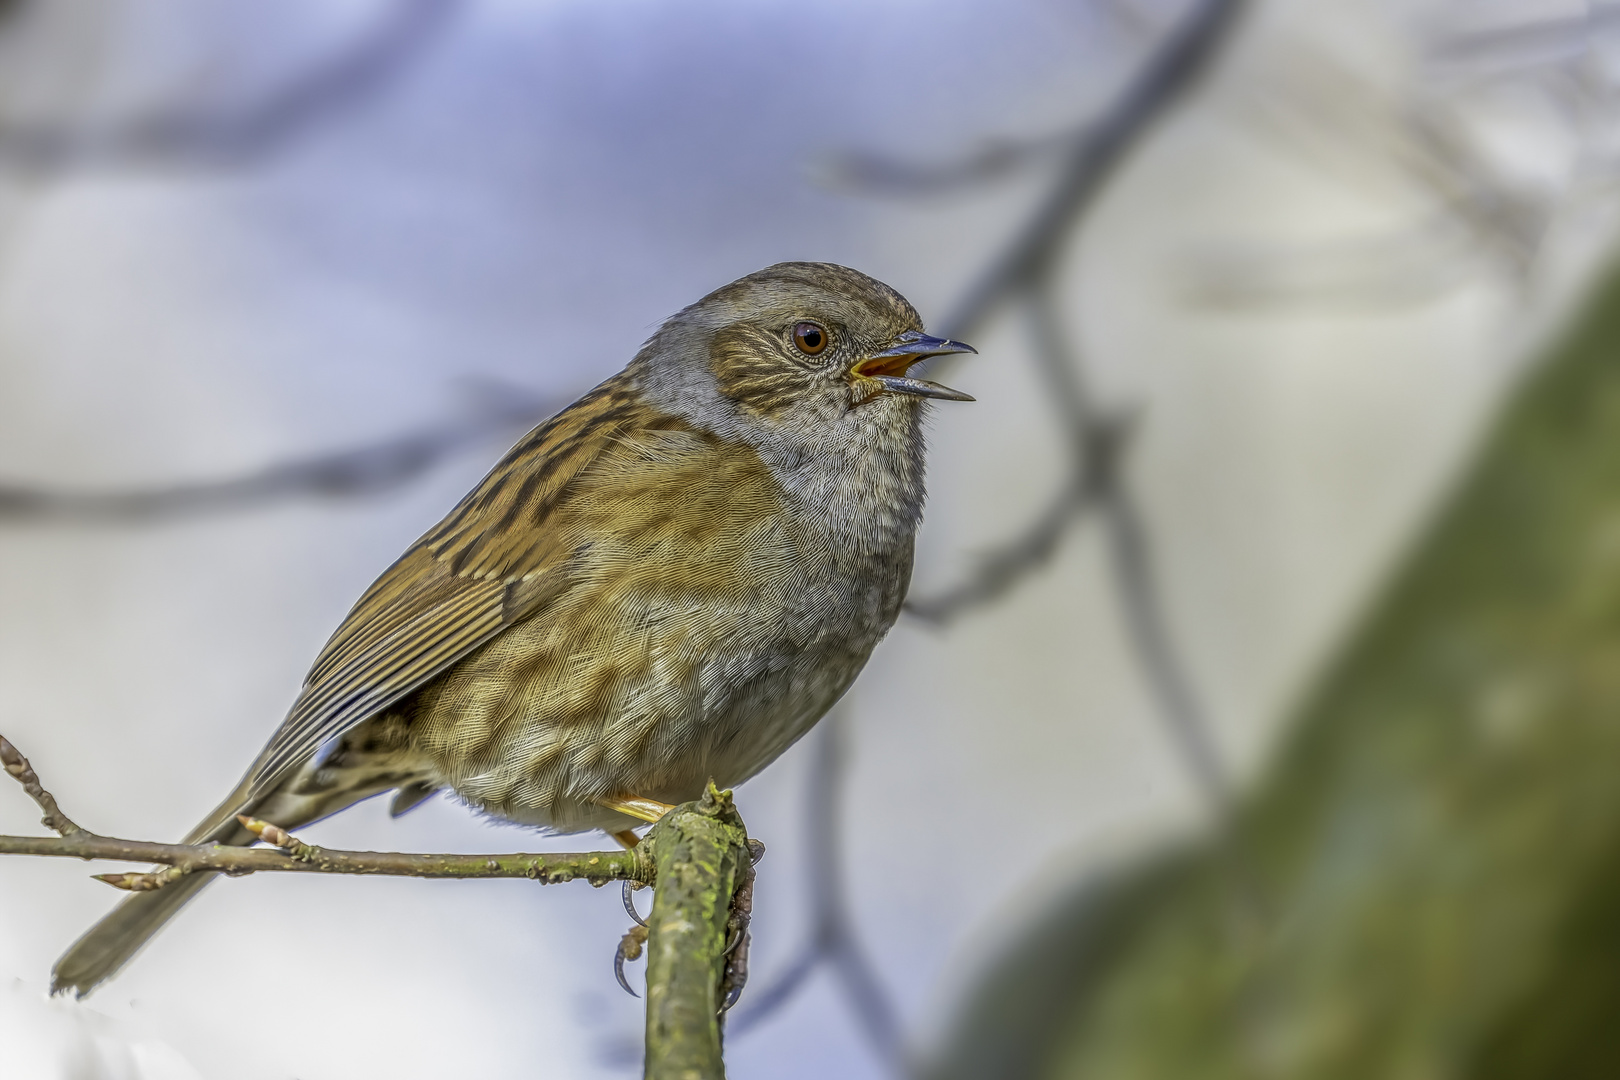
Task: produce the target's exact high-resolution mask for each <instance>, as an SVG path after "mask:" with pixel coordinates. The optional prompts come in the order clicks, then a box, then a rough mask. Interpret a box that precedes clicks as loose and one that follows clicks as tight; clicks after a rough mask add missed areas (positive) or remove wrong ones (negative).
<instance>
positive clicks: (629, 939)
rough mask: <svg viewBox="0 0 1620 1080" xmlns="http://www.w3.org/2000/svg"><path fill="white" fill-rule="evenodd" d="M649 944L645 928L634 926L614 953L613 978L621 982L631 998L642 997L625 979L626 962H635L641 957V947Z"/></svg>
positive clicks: (621, 940) (621, 939)
mask: <svg viewBox="0 0 1620 1080" xmlns="http://www.w3.org/2000/svg"><path fill="white" fill-rule="evenodd" d="M646 943H647V931H646V928H645V927H641V926H632V927H631V928H630V931H629V933H627V934H625V935H624V937H622V938H620V939H619V947H618V949H617V950H615V951H614V953H613V977H614V978H615V979H618V980H619V985H620V986H622V987H624V992H625V993H627V994H629V995H630V996H631V997H640V996H641V995H640V994H638V993H636V992H635V990H634V989H632V988H631V986H630V981H629V980H628V979H626V978H625V977H624V962H625V961H626V960H635V959H638V958H640V956H641V947H642V946H643V945H645V944H646Z"/></svg>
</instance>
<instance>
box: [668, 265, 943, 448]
mask: <svg viewBox="0 0 1620 1080" xmlns="http://www.w3.org/2000/svg"><path fill="white" fill-rule="evenodd" d="M973 351H974V350H973V349H972V348H971V347H970V346H967V345H964V344H962V343H961V342H957V341H947V340H945V339H943V338H938V337H932V336H930V335H929V334H927V333H925V332H924V330H923V327H922V320H921V319H920V318H919V317H918V315H917V311H916V309H915V308H913V307H912V306H911V304H909V303H908V302H907V301H906V299H905V297H903V296H901V295H900V294H899V293H897V292H895V291H894V290H893V289H891V288H889V287H888V286H887V285H885V284H883V283H882V282H881V281H878V280H876V279H874V278H870V277H868V276H866V275H865V274H862V273H860V272H858V271H855V270H851V269H849V268H848V267H843V266H835V265H833V264H831V263H807V262H796V263H778V264H777V265H775V266H770V267H767V268H765V269H764V270H760V271H757V272H755V273H752V274H749V275H748V276H747V277H743V278H739V279H737V280H736V281H733V282H732V283H731V284H729V285H726V286H724V287H722V288H720V289H716V290H715V291H714V292H712V293H710V294H709V295H708V296H705V297H704V298H703V299H702V300H699V301H698V302H697V303H696V304H693V305H692V306H691V307H689V308H687V309H685V310H684V311H682V312H680V313H679V314H677V315H675V316H673V317H672V318H671V319H670V320H669V321H668V322H667V323H665V324H664V327H663V328H662V329H661V330H660V331H659V332H658V334H657V335H655V336H654V337H653V339H652V340H651V341H649V342H648V344H647V347H646V348H645V349H643V350H642V353H641V355H640V356H639V357H638V358H637V361H638V364H639V365H641V366H642V370H643V381H644V382H645V383H648V384H650V385H651V386H652V387H655V388H657V389H658V391H659V393H658V395H657V396H659V397H663V398H665V399H666V400H668V401H669V402H671V403H672V404H673V405H675V407H676V408H677V409H678V411H680V412H682V413H683V414H684V415H687V416H689V417H691V418H693V419H696V420H699V421H700V422H704V423H705V424H706V426H709V427H711V428H713V429H715V430H718V431H722V432H727V433H733V432H734V433H736V434H740V435H743V436H744V437H748V438H749V441H750V442H755V441H757V440H759V439H764V440H768V441H771V442H776V443H783V444H787V445H788V446H793V447H795V448H799V449H803V450H813V449H814V448H816V447H820V446H827V445H842V446H845V447H851V446H853V447H854V448H860V447H861V445H862V444H863V443H868V442H870V441H872V440H877V441H880V442H893V441H894V440H895V439H896V438H903V439H906V440H908V441H909V439H911V438H912V437H914V436H915V435H916V433H917V430H918V420H919V415H920V413H921V405H922V404H923V403H924V402H926V401H927V400H929V399H942V400H947V401H972V400H973V399H972V398H971V397H969V396H968V395H967V394H964V393H962V392H960V391H958V390H952V389H951V388H949V387H947V386H941V385H939V384H938V383H934V382H927V381H925V380H922V379H917V378H913V377H912V376H911V368H912V366H913V365H914V364H916V363H918V362H919V361H922V360H926V359H928V358H929V357H931V356H942V355H945V354H947V353H967V352H973Z"/></svg>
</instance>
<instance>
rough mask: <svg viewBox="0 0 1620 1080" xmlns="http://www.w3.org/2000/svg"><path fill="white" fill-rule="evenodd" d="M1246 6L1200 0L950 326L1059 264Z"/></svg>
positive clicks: (950, 329) (989, 310)
mask: <svg viewBox="0 0 1620 1080" xmlns="http://www.w3.org/2000/svg"><path fill="white" fill-rule="evenodd" d="M1243 6H1244V5H1243V0H1196V2H1195V3H1194V4H1193V5H1192V8H1191V10H1190V11H1189V12H1188V13H1187V14H1186V15H1185V16H1183V17H1182V19H1181V20H1179V21H1178V23H1177V24H1176V26H1175V27H1174V28H1173V29H1172V30H1171V31H1170V33H1169V36H1168V38H1167V39H1166V40H1165V41H1164V42H1162V43H1161V44H1160V45H1159V46H1158V48H1156V49H1155V50H1154V52H1153V54H1152V56H1151V57H1150V58H1149V59H1148V62H1147V63H1146V64H1145V65H1144V66H1143V67H1142V69H1141V70H1140V71H1139V72H1138V73H1137V74H1136V75H1135V77H1133V78H1132V79H1131V81H1130V82H1129V83H1128V84H1127V85H1126V87H1125V90H1124V92H1123V93H1122V94H1121V95H1120V97H1119V99H1118V100H1117V101H1116V102H1115V103H1114V104H1113V105H1111V106H1110V107H1109V109H1108V111H1107V112H1106V113H1105V114H1104V115H1103V116H1102V117H1101V118H1100V119H1098V120H1097V121H1095V122H1093V123H1092V124H1090V125H1088V126H1087V127H1086V128H1085V130H1084V131H1083V132H1082V134H1081V136H1080V137H1079V138H1077V139H1076V140H1075V142H1074V145H1073V147H1072V149H1071V150H1070V152H1069V154H1068V157H1067V159H1066V160H1065V162H1064V164H1063V167H1062V171H1061V172H1060V174H1059V176H1058V178H1057V181H1056V182H1055V183H1054V185H1053V187H1052V190H1051V192H1050V193H1049V194H1048V195H1047V198H1046V199H1045V201H1044V202H1043V203H1042V204H1041V205H1040V206H1039V207H1038V208H1037V209H1036V211H1035V213H1034V214H1033V215H1031V217H1030V218H1029V220H1028V221H1027V222H1026V223H1025V225H1024V227H1023V228H1022V229H1021V230H1020V231H1019V233H1018V234H1017V236H1016V237H1015V238H1014V239H1013V241H1012V243H1010V244H1009V245H1008V246H1007V248H1006V250H1004V251H1003V252H1002V254H1001V256H1000V257H999V258H997V259H996V260H995V261H994V262H992V263H991V266H990V268H989V270H987V271H986V272H985V273H984V274H983V275H982V276H981V277H980V279H979V281H978V283H977V284H976V285H974V286H973V287H972V288H970V289H969V290H968V294H967V297H966V299H964V300H963V301H962V302H961V304H960V305H959V306H958V308H957V310H956V312H955V313H954V314H953V315H952V317H950V318H948V319H946V320H945V323H944V328H943V330H942V333H944V334H946V335H947V336H949V337H954V338H967V337H971V336H972V335H973V333H974V332H975V331H976V330H978V329H979V327H981V326H982V325H983V324H984V323H985V321H986V320H988V319H989V318H990V316H991V315H993V314H994V313H995V311H996V309H997V308H999V307H1000V306H1001V305H1002V304H1003V303H1005V302H1007V301H1008V300H1010V299H1012V298H1013V297H1015V296H1016V295H1018V294H1019V293H1020V292H1022V291H1024V290H1027V289H1029V288H1030V287H1031V286H1032V285H1033V284H1034V283H1036V282H1037V281H1038V280H1039V279H1040V278H1041V277H1042V276H1043V275H1047V274H1051V273H1052V272H1053V270H1054V268H1055V264H1056V262H1057V260H1058V257H1059V256H1060V255H1061V254H1062V253H1063V251H1064V250H1066V248H1067V243H1068V240H1069V237H1070V235H1071V234H1072V233H1073V231H1074V230H1075V228H1076V227H1077V226H1078V225H1079V222H1080V220H1081V219H1082V218H1083V217H1084V215H1085V211H1086V210H1087V209H1088V208H1089V206H1090V204H1091V202H1092V200H1093V199H1095V197H1096V195H1097V193H1098V192H1099V191H1101V190H1102V187H1103V184H1104V183H1105V182H1106V181H1107V180H1108V178H1109V177H1110V176H1112V175H1113V172H1114V170H1115V169H1116V168H1117V167H1118V166H1119V164H1120V163H1121V162H1122V161H1124V160H1125V157H1126V155H1127V154H1128V153H1129V152H1130V151H1131V150H1132V149H1134V148H1135V146H1136V144H1137V143H1138V142H1139V141H1140V140H1141V138H1142V137H1143V135H1145V134H1146V133H1147V131H1148V130H1149V129H1150V128H1151V127H1152V125H1153V123H1154V122H1155V121H1157V120H1158V119H1160V118H1161V117H1162V116H1163V115H1164V114H1165V113H1167V112H1168V111H1169V109H1170V107H1171V106H1172V105H1174V104H1175V103H1176V102H1177V101H1179V100H1180V99H1181V97H1182V95H1183V94H1184V93H1185V92H1186V91H1187V90H1188V89H1190V88H1191V87H1192V86H1194V85H1196V83H1197V82H1198V80H1199V79H1200V78H1201V77H1202V75H1203V74H1204V72H1205V70H1206V69H1207V67H1208V66H1209V63H1210V61H1211V59H1212V58H1213V57H1214V56H1215V55H1216V54H1217V53H1218V51H1219V49H1220V46H1221V45H1222V43H1223V42H1224V41H1225V40H1226V37H1227V35H1228V33H1229V32H1230V30H1231V28H1232V26H1233V25H1234V24H1235V23H1236V22H1237V16H1238V14H1239V13H1240V12H1241V11H1242V9H1243Z"/></svg>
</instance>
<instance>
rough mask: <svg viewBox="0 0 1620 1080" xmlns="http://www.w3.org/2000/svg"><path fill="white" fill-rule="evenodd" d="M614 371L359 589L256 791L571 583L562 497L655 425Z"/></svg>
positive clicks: (272, 746) (257, 772)
mask: <svg viewBox="0 0 1620 1080" xmlns="http://www.w3.org/2000/svg"><path fill="white" fill-rule="evenodd" d="M656 423H657V421H656V418H655V417H653V415H652V414H650V413H649V411H648V410H647V408H646V406H645V405H643V404H642V403H641V401H640V399H639V397H638V396H637V395H636V394H635V392H634V390H633V389H632V388H631V387H630V385H629V384H628V381H627V380H626V379H625V378H624V377H623V376H622V375H620V376H615V377H614V378H612V379H609V380H608V381H607V382H605V383H603V384H602V385H601V386H599V387H597V388H596V389H595V390H593V391H592V392H591V393H589V394H587V395H586V396H585V397H583V398H581V399H580V400H579V401H578V402H576V403H575V404H573V405H572V406H570V407H569V408H568V409H566V410H565V411H563V412H562V413H559V414H558V415H557V416H556V417H555V418H553V419H552V420H550V421H548V422H547V423H545V424H543V425H541V426H540V427H538V428H536V429H535V430H534V431H532V432H530V433H529V435H527V436H526V437H525V438H524V439H523V440H522V441H521V442H519V443H518V445H517V446H515V447H514V448H513V449H512V450H511V451H510V452H509V453H508V454H507V455H506V457H504V458H503V459H502V460H501V462H500V463H499V464H498V465H496V466H495V468H494V469H492V470H491V471H490V473H489V475H488V476H486V477H485V478H484V480H483V481H482V482H481V483H480V484H479V485H478V486H477V487H476V488H474V489H473V490H472V492H470V493H469V494H468V495H467V497H466V498H464V499H463V500H462V501H461V503H460V504H459V505H458V506H457V507H456V508H455V509H454V510H452V511H451V512H450V514H449V515H448V516H447V517H446V518H445V519H444V520H443V521H442V522H440V523H439V524H438V525H437V526H436V527H435V528H434V529H433V530H431V531H430V532H429V533H428V534H427V535H426V536H424V537H422V538H421V539H420V540H418V541H417V542H416V543H415V544H414V545H413V546H412V547H411V549H410V550H409V551H407V552H406V553H405V554H404V555H403V556H402V557H401V558H400V559H399V561H398V562H396V563H394V565H393V566H391V567H389V568H388V570H387V571H385V572H384V573H383V575H382V577H380V578H378V579H377V581H376V583H375V584H373V585H372V586H371V588H370V589H368V590H366V593H365V595H364V596H362V597H361V598H360V600H359V602H358V603H356V604H355V606H354V608H353V610H351V611H350V612H349V615H348V617H347V618H345V619H344V620H343V623H342V625H341V626H339V627H338V629H337V632H336V633H334V634H333V635H332V639H331V640H330V641H328V642H327V644H326V647H325V648H324V649H323V650H322V651H321V654H320V656H318V657H317V658H316V660H315V664H314V666H313V667H312V668H311V669H310V673H309V676H308V677H307V678H306V679H305V681H304V687H303V690H302V692H301V693H300V694H299V695H298V699H297V701H295V702H294V703H293V707H292V711H291V712H290V713H288V715H287V719H286V720H285V721H284V722H283V723H282V725H281V728H280V729H279V730H278V731H277V732H276V734H275V736H274V737H273V738H272V739H271V740H270V743H269V745H268V746H266V747H265V749H264V752H263V753H262V754H261V755H260V757H259V760H258V762H256V763H255V765H254V768H253V770H252V772H251V774H250V781H249V783H250V788H251V791H252V792H253V793H255V794H256V793H258V792H262V791H265V790H267V789H269V788H270V787H272V786H274V784H275V783H276V782H277V780H278V779H279V778H280V777H281V776H282V775H284V774H285V773H286V772H287V771H288V770H289V769H291V768H293V767H295V766H296V765H298V764H299V763H301V762H303V761H305V760H307V759H308V758H310V757H311V756H312V755H314V754H315V753H317V752H318V751H319V750H320V749H321V747H322V746H323V745H326V744H328V743H330V742H331V740H333V739H335V738H337V737H338V736H341V735H342V734H343V733H345V732H347V731H349V730H351V729H352V728H354V727H355V726H356V725H357V724H359V723H361V722H362V721H364V720H366V719H367V718H368V717H371V716H374V715H376V714H377V713H378V712H380V711H381V710H383V709H386V708H387V707H388V706H390V705H392V704H393V703H395V702H397V701H399V700H400V699H401V698H403V697H404V696H406V695H407V694H410V693H411V692H412V691H414V690H417V689H419V688H420V687H422V686H423V685H424V684H425V683H427V682H429V681H430V680H432V679H433V678H434V677H435V676H437V675H439V674H440V673H442V672H443V671H444V670H445V669H446V668H448V667H450V666H451V665H453V664H455V663H456V662H457V661H458V660H460V659H462V658H464V657H466V656H467V655H468V654H469V653H471V652H472V651H473V650H475V649H477V648H478V647H479V646H480V645H483V644H485V643H486V642H488V641H489V640H490V639H491V638H493V637H495V636H496V635H497V634H499V633H500V632H501V631H502V630H504V629H506V628H507V627H509V626H511V625H512V624H513V623H515V622H517V621H519V620H521V619H524V618H527V617H529V616H530V615H533V614H535V613H536V612H537V611H539V610H541V609H542V608H543V607H545V606H546V604H547V603H549V602H550V601H551V600H553V599H555V598H556V597H557V596H559V595H561V594H562V593H563V592H564V591H566V590H567V588H568V586H569V584H570V581H571V572H570V571H571V563H573V562H574V556H575V555H576V552H575V550H574V544H573V543H572V542H571V541H569V540H568V539H567V538H565V537H563V536H561V535H558V531H557V530H555V529H551V528H548V518H549V517H550V515H551V513H552V510H553V509H554V507H555V506H556V504H557V502H558V501H559V499H561V498H562V497H563V496H564V494H565V493H566V492H567V491H568V490H569V488H570V485H572V484H573V483H574V482H575V480H576V479H577V478H578V477H579V476H580V474H581V473H582V472H583V471H584V470H585V469H587V468H588V467H589V466H590V465H591V464H592V463H593V462H594V461H595V460H596V459H597V458H598V457H600V456H601V454H602V453H603V452H604V450H606V449H607V448H610V447H612V446H614V445H615V443H616V441H617V440H618V439H620V438H621V437H623V436H624V434H625V433H626V432H628V431H630V430H632V429H635V428H638V427H645V426H648V425H649V424H652V425H656Z"/></svg>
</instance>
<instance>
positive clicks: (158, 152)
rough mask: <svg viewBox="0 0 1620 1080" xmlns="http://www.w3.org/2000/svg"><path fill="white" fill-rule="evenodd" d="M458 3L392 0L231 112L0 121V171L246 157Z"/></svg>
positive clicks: (341, 102) (304, 123)
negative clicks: (352, 38) (362, 26)
mask: <svg viewBox="0 0 1620 1080" xmlns="http://www.w3.org/2000/svg"><path fill="white" fill-rule="evenodd" d="M457 6H458V4H457V0H395V2H394V3H392V4H391V5H390V6H389V8H388V10H387V11H386V13H385V14H384V15H383V16H382V17H380V18H379V20H378V22H377V23H376V25H375V26H373V27H372V28H370V29H369V30H368V31H366V32H365V33H364V34H363V35H362V36H361V37H360V38H359V40H358V41H357V42H356V43H355V44H353V45H351V46H349V47H348V48H347V49H345V50H343V51H342V52H341V53H340V54H339V55H338V56H336V57H335V58H333V59H331V60H328V61H326V62H324V63H322V64H320V65H317V66H316V67H314V68H313V69H312V70H310V71H307V72H305V73H304V74H303V75H301V76H299V77H298V78H297V79H295V80H293V81H292V82H290V83H289V84H287V85H286V86H283V87H281V88H279V89H278V90H276V91H274V92H273V93H271V94H269V95H268V96H267V97H265V98H264V99H263V100H261V101H259V102H257V103H255V104H254V105H252V106H250V107H248V108H246V109H242V110H239V111H236V112H232V113H227V114H223V115H199V114H176V113H168V114H162V115H156V116H149V117H143V118H141V119H138V120H132V121H128V122H125V123H122V124H119V125H117V126H113V127H105V128H99V129H98V128H95V127H87V128H84V129H81V130H73V129H70V128H64V127H59V126H54V125H43V124H35V125H25V124H17V123H12V124H0V168H13V169H23V170H27V171H30V172H34V173H39V172H50V171H56V170H61V169H64V168H68V167H83V166H87V165H125V166H127V165H134V164H140V165H166V166H167V165H186V166H193V167H194V166H199V165H209V166H227V165H229V166H235V165H244V164H248V163H251V162H253V161H256V160H258V159H259V158H261V157H263V156H264V155H265V154H267V153H269V152H271V151H274V150H276V149H279V148H280V147H282V146H283V145H285V144H286V143H287V142H288V141H289V139H290V138H291V137H292V136H294V135H296V134H298V133H299V132H302V131H304V130H305V129H307V128H308V127H309V126H310V125H311V124H313V123H314V122H316V121H318V120H325V119H327V118H329V117H331V116H332V115H334V114H336V113H337V112H339V111H341V110H342V109H344V108H347V107H351V106H353V105H356V104H358V103H360V102H361V101H363V100H365V99H367V98H369V97H370V96H372V95H373V94H374V93H375V92H377V91H378V90H380V89H382V88H383V87H384V86H386V85H387V84H388V82H389V81H390V80H391V79H392V78H393V77H395V76H396V75H397V74H398V73H399V72H401V71H402V70H404V68H405V67H406V66H407V64H408V62H409V61H410V60H411V59H412V58H413V57H415V56H416V55H418V54H419V53H420V52H422V51H423V49H424V48H425V46H426V45H427V44H428V42H429V41H431V40H432V39H433V37H434V36H435V35H436V34H437V33H438V32H439V31H441V30H442V29H443V28H444V26H445V25H446V24H447V23H448V21H449V17H450V15H451V14H452V13H453V12H454V10H455V9H456V7H457Z"/></svg>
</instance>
